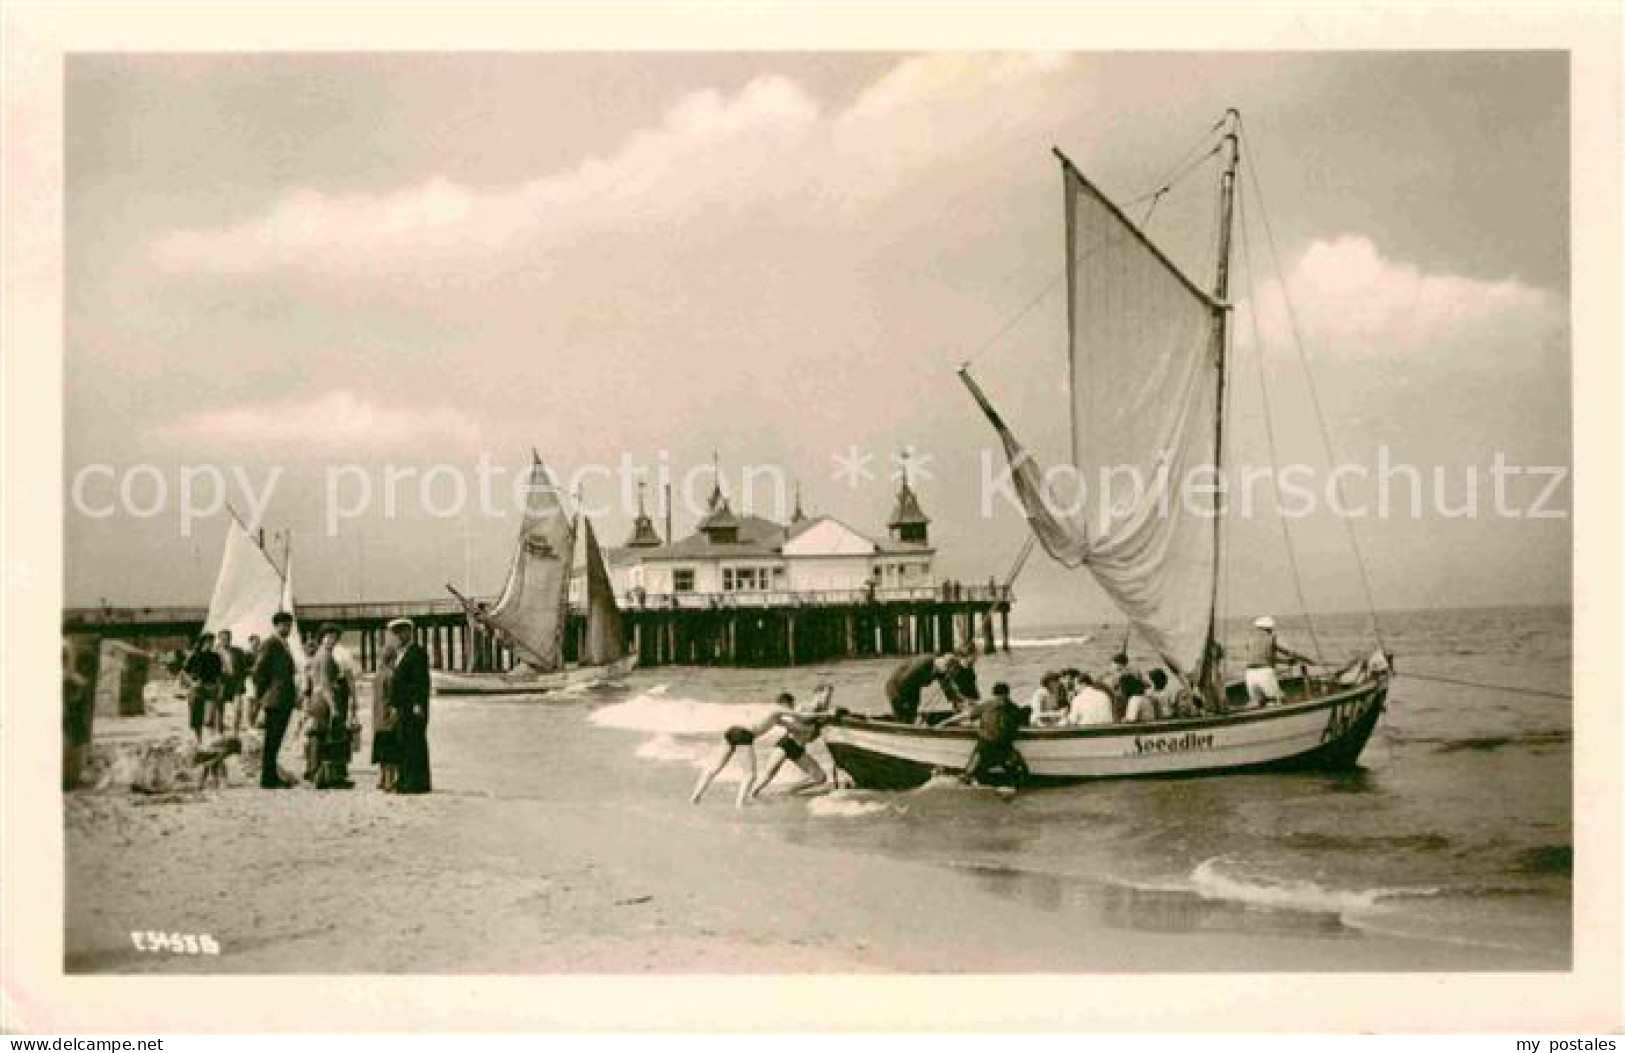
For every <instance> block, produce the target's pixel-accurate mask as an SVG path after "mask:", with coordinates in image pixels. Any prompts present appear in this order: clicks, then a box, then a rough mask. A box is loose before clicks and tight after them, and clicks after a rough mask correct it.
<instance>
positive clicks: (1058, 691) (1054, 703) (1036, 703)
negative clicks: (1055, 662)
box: [1027, 669, 1068, 727]
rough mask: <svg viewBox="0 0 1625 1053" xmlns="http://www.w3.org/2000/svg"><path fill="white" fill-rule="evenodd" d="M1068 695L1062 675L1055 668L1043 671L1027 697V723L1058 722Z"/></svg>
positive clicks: (1043, 723)
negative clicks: (1041, 677)
mask: <svg viewBox="0 0 1625 1053" xmlns="http://www.w3.org/2000/svg"><path fill="white" fill-rule="evenodd" d="M1067 701H1068V696H1067V695H1066V688H1065V686H1064V683H1063V679H1062V675H1061V674H1060V673H1059V672H1056V671H1055V670H1053V669H1052V670H1050V671H1049V672H1047V673H1045V674H1044V676H1043V679H1041V680H1040V681H1039V682H1038V687H1036V688H1034V689H1033V693H1032V696H1031V697H1030V698H1028V699H1027V711H1028V713H1029V714H1030V715H1029V717H1028V723H1029V724H1031V725H1033V726H1034V727H1043V726H1045V725H1049V724H1058V723H1060V721H1061V718H1062V717H1063V716H1064V715H1065V714H1066V704H1067Z"/></svg>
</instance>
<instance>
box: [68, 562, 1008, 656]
mask: <svg viewBox="0 0 1625 1053" xmlns="http://www.w3.org/2000/svg"><path fill="white" fill-rule="evenodd" d="M617 599H618V602H619V605H620V607H621V610H622V612H623V622H624V624H623V630H624V633H625V643H626V644H627V646H628V647H629V648H630V649H631V650H632V651H634V652H635V653H637V654H638V655H639V657H640V659H641V660H642V662H643V663H644V664H645V665H666V664H684V665H687V664H700V665H711V664H716V665H796V664H800V663H803V662H808V661H823V660H830V659H838V658H854V657H881V656H889V655H904V654H921V653H927V652H931V651H940V650H945V649H947V648H951V647H955V646H960V645H963V644H965V643H967V642H971V641H975V642H976V643H978V644H979V646H981V647H983V648H984V649H987V650H992V649H993V648H994V646H995V645H996V636H995V620H996V621H997V623H998V628H999V629H1000V630H1001V632H1000V633H999V634H998V635H999V636H1002V637H1003V641H1004V643H1005V645H1006V646H1008V641H1009V638H1010V626H1009V615H1010V608H1011V605H1012V603H1013V597H1012V596H1011V595H1010V590H1008V589H1006V588H1002V587H1000V586H998V585H997V584H996V583H989V584H988V585H986V586H971V585H963V584H960V583H949V584H946V585H943V584H939V585H931V586H914V587H907V588H879V587H875V588H861V589H822V590H810V591H806V592H787V591H764V592H754V591H753V592H721V593H706V592H682V593H662V594H633V595H630V596H628V595H622V596H620V597H618V598H617ZM297 613H298V616H299V621H300V624H301V626H302V627H303V628H304V630H305V631H306V632H309V631H311V630H312V629H314V628H315V627H316V626H318V625H321V624H323V623H324V622H332V623H334V624H336V625H337V626H338V627H339V629H340V630H341V631H342V632H344V633H346V634H350V633H354V634H357V637H358V639H359V644H358V649H359V652H360V657H361V660H362V663H363V664H364V665H365V666H366V667H367V668H369V669H370V668H372V667H373V665H374V663H375V662H376V659H377V655H378V653H379V651H380V645H381V642H382V636H383V630H384V626H385V625H386V624H387V623H388V622H389V621H390V620H392V619H394V618H411V619H413V621H415V622H416V623H417V626H418V632H419V638H420V639H421V640H422V641H423V643H424V645H425V646H426V647H427V648H428V649H429V652H430V660H431V662H432V664H433V665H434V667H435V668H437V669H448V668H465V669H476V670H479V669H505V668H508V667H509V666H510V665H511V664H512V662H513V661H514V658H513V655H512V653H511V652H510V651H509V650H508V649H507V648H506V647H505V646H504V645H503V644H502V643H501V641H499V640H497V639H494V638H493V636H492V634H491V633H489V632H488V631H486V630H485V629H483V628H480V627H478V626H475V625H471V624H470V619H469V618H468V617H467V616H466V614H465V613H464V611H463V608H462V605H461V604H459V603H458V602H457V601H456V600H454V599H452V598H451V597H449V596H448V597H446V598H445V599H429V600H396V601H378V602H370V603H301V604H299V605H298V608H297ZM207 614H208V612H207V611H206V610H205V609H204V608H202V607H167V606H150V607H128V606H127V607H113V606H107V605H103V606H97V607H78V608H69V609H67V610H65V611H63V617H62V627H63V631H64V632H66V633H69V634H88V635H93V636H97V637H104V638H122V639H126V640H145V641H148V642H149V646H151V645H153V644H157V645H160V646H163V647H166V648H168V647H174V646H177V645H183V644H184V643H185V642H186V641H187V640H188V639H190V638H191V637H193V636H195V635H196V633H197V632H198V631H199V630H200V629H201V628H202V627H203V621H204V618H205V617H206V616H207ZM585 630H586V618H585V612H584V611H583V610H582V609H581V608H580V607H579V606H575V607H572V609H571V612H570V617H569V623H568V626H567V629H566V633H565V652H566V657H567V659H568V660H572V661H573V660H574V658H575V656H576V654H578V653H579V652H580V648H581V644H582V640H583V639H584V637H585Z"/></svg>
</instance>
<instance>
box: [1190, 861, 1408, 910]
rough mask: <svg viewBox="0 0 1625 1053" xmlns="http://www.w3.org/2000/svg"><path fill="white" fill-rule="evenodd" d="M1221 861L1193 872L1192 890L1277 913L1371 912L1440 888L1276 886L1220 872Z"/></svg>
mask: <svg viewBox="0 0 1625 1053" xmlns="http://www.w3.org/2000/svg"><path fill="white" fill-rule="evenodd" d="M1219 863H1220V859H1218V858H1214V859H1207V860H1203V861H1202V862H1201V863H1199V864H1197V866H1196V869H1195V870H1193V871H1191V875H1190V887H1191V889H1192V891H1194V892H1195V893H1196V894H1197V895H1199V896H1201V897H1202V898H1204V899H1217V900H1229V901H1231V902H1235V903H1245V904H1248V905H1250V906H1255V907H1268V908H1271V909H1274V910H1296V911H1307V912H1311V913H1316V914H1336V915H1338V916H1339V917H1341V916H1343V915H1345V914H1349V913H1359V912H1363V911H1369V910H1371V909H1372V908H1373V907H1375V906H1376V905H1377V904H1378V903H1379V902H1381V901H1382V900H1386V899H1396V898H1400V897H1417V896H1435V895H1438V893H1439V890H1438V889H1436V888H1415V889H1405V888H1374V889H1329V888H1323V887H1322V886H1320V885H1317V884H1315V883H1314V882H1313V881H1292V882H1272V881H1265V880H1262V879H1259V878H1242V877H1237V876H1235V875H1233V874H1226V873H1224V872H1222V871H1220V870H1219Z"/></svg>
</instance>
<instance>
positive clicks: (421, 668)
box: [389, 618, 434, 793]
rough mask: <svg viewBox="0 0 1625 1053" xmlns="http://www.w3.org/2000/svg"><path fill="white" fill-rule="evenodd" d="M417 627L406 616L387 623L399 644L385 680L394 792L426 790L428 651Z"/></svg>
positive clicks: (430, 785) (429, 783)
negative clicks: (396, 756)
mask: <svg viewBox="0 0 1625 1053" xmlns="http://www.w3.org/2000/svg"><path fill="white" fill-rule="evenodd" d="M416 630H417V627H416V626H414V625H413V624H412V622H411V621H409V620H408V619H406V618H397V619H395V620H394V621H392V622H390V623H389V631H390V633H391V634H393V635H394V637H395V640H396V643H397V644H399V646H400V653H399V656H398V657H397V658H396V659H395V674H394V677H393V678H392V679H391V680H390V684H389V701H390V705H391V706H392V707H393V708H394V709H395V711H396V716H397V719H398V723H397V725H396V729H397V730H396V736H397V738H396V742H397V748H398V749H399V750H400V762H401V763H400V775H399V776H398V777H397V778H396V780H395V792H396V793H428V792H429V791H430V790H432V789H433V788H434V787H433V782H432V780H431V779H430V778H429V695H430V694H431V693H432V691H433V685H432V684H431V682H430V680H429V655H428V652H427V651H425V650H424V649H423V645H422V644H420V643H418V642H417V640H416V635H417V631H416Z"/></svg>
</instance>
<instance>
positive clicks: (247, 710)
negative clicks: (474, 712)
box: [177, 612, 433, 794]
mask: <svg viewBox="0 0 1625 1053" xmlns="http://www.w3.org/2000/svg"><path fill="white" fill-rule="evenodd" d="M271 626H272V632H271V635H270V636H268V637H266V638H265V639H264V640H261V639H260V638H259V637H257V636H251V637H249V639H248V649H247V650H244V649H243V648H240V647H237V646H236V645H235V644H234V642H233V640H232V635H231V632H230V631H229V630H225V629H222V630H221V631H220V632H219V633H209V632H205V633H203V634H202V635H200V636H199V637H198V639H197V642H196V644H195V645H194V646H193V648H192V650H191V652H190V653H189V654H187V655H185V656H184V657H183V658H182V659H181V660H180V661H179V662H178V663H177V664H178V666H179V668H178V670H177V671H178V672H179V674H180V676H181V679H182V683H183V684H184V685H185V687H186V691H187V720H188V725H189V726H190V728H191V730H192V734H193V736H194V738H195V739H196V741H197V744H198V746H199V747H200V748H201V747H202V746H203V736H204V731H205V730H208V731H210V732H212V733H213V734H214V735H215V736H216V743H217V744H218V743H228V742H235V743H236V744H237V746H238V748H239V749H240V745H241V743H240V735H241V731H242V727H243V724H244V723H245V722H246V723H247V724H248V725H249V726H251V727H258V728H263V729H264V736H265V737H264V744H263V748H262V750H261V755H260V786H261V788H263V789H268V790H269V789H285V788H288V787H292V786H296V785H298V784H299V781H300V779H299V778H290V777H288V775H286V774H285V773H284V771H283V769H282V768H281V766H280V765H279V764H278V757H279V755H280V754H281V752H282V744H283V741H284V739H285V738H286V737H287V734H288V730H289V724H290V723H293V721H294V718H295V716H297V718H298V722H297V724H295V725H294V729H293V730H294V734H295V736H298V735H299V734H300V733H301V732H302V733H303V735H304V768H303V775H302V777H303V780H304V781H306V782H309V783H310V784H311V785H313V786H314V787H315V788H316V789H318V790H347V789H352V788H353V787H354V786H355V782H354V781H353V780H351V778H350V761H351V758H352V757H353V756H354V755H355V753H356V752H358V751H359V749H360V745H361V721H360V714H359V710H358V708H357V701H358V695H359V690H358V688H359V684H360V680H361V671H360V667H359V666H358V664H357V663H356V661H355V658H354V656H353V655H352V654H351V653H350V651H349V650H348V649H347V648H345V647H344V646H343V645H342V644H341V643H340V639H341V637H342V635H343V634H342V632H341V630H340V629H339V627H338V626H336V625H332V624H327V625H323V626H322V627H321V629H320V630H319V631H318V632H317V633H316V635H315V636H313V637H311V638H309V639H307V640H306V641H305V643H304V647H303V658H304V661H303V663H301V662H299V661H298V660H297V659H296V658H295V655H294V651H293V649H294V646H295V644H294V642H293V639H292V637H293V627H294V620H293V615H291V614H289V613H287V612H279V613H277V614H276V615H275V616H274V617H273V618H272V619H271ZM385 636H386V644H385V646H384V648H383V650H382V652H381V653H380V655H379V664H378V672H377V674H376V676H375V677H374V679H373V708H372V718H373V719H372V754H371V759H372V763H373V764H375V765H376V766H377V768H378V788H379V789H380V790H383V791H384V792H386V793H404V794H416V793H428V792H430V790H431V789H432V788H433V787H432V779H431V777H430V770H429V740H428V732H429V697H430V694H431V685H430V679H429V657H428V654H427V652H426V651H425V650H424V648H423V645H422V644H420V643H418V642H417V639H416V636H417V630H416V626H414V625H413V623H412V621H411V620H410V619H407V618H398V619H396V620H395V621H392V622H390V623H389V626H388V628H387V631H386V633H385ZM301 665H302V668H301ZM228 710H230V711H231V713H232V719H231V729H232V730H231V734H230V735H229V736H228V735H226V733H225V729H226V713H227V711H228ZM211 748H215V747H214V746H211Z"/></svg>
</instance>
